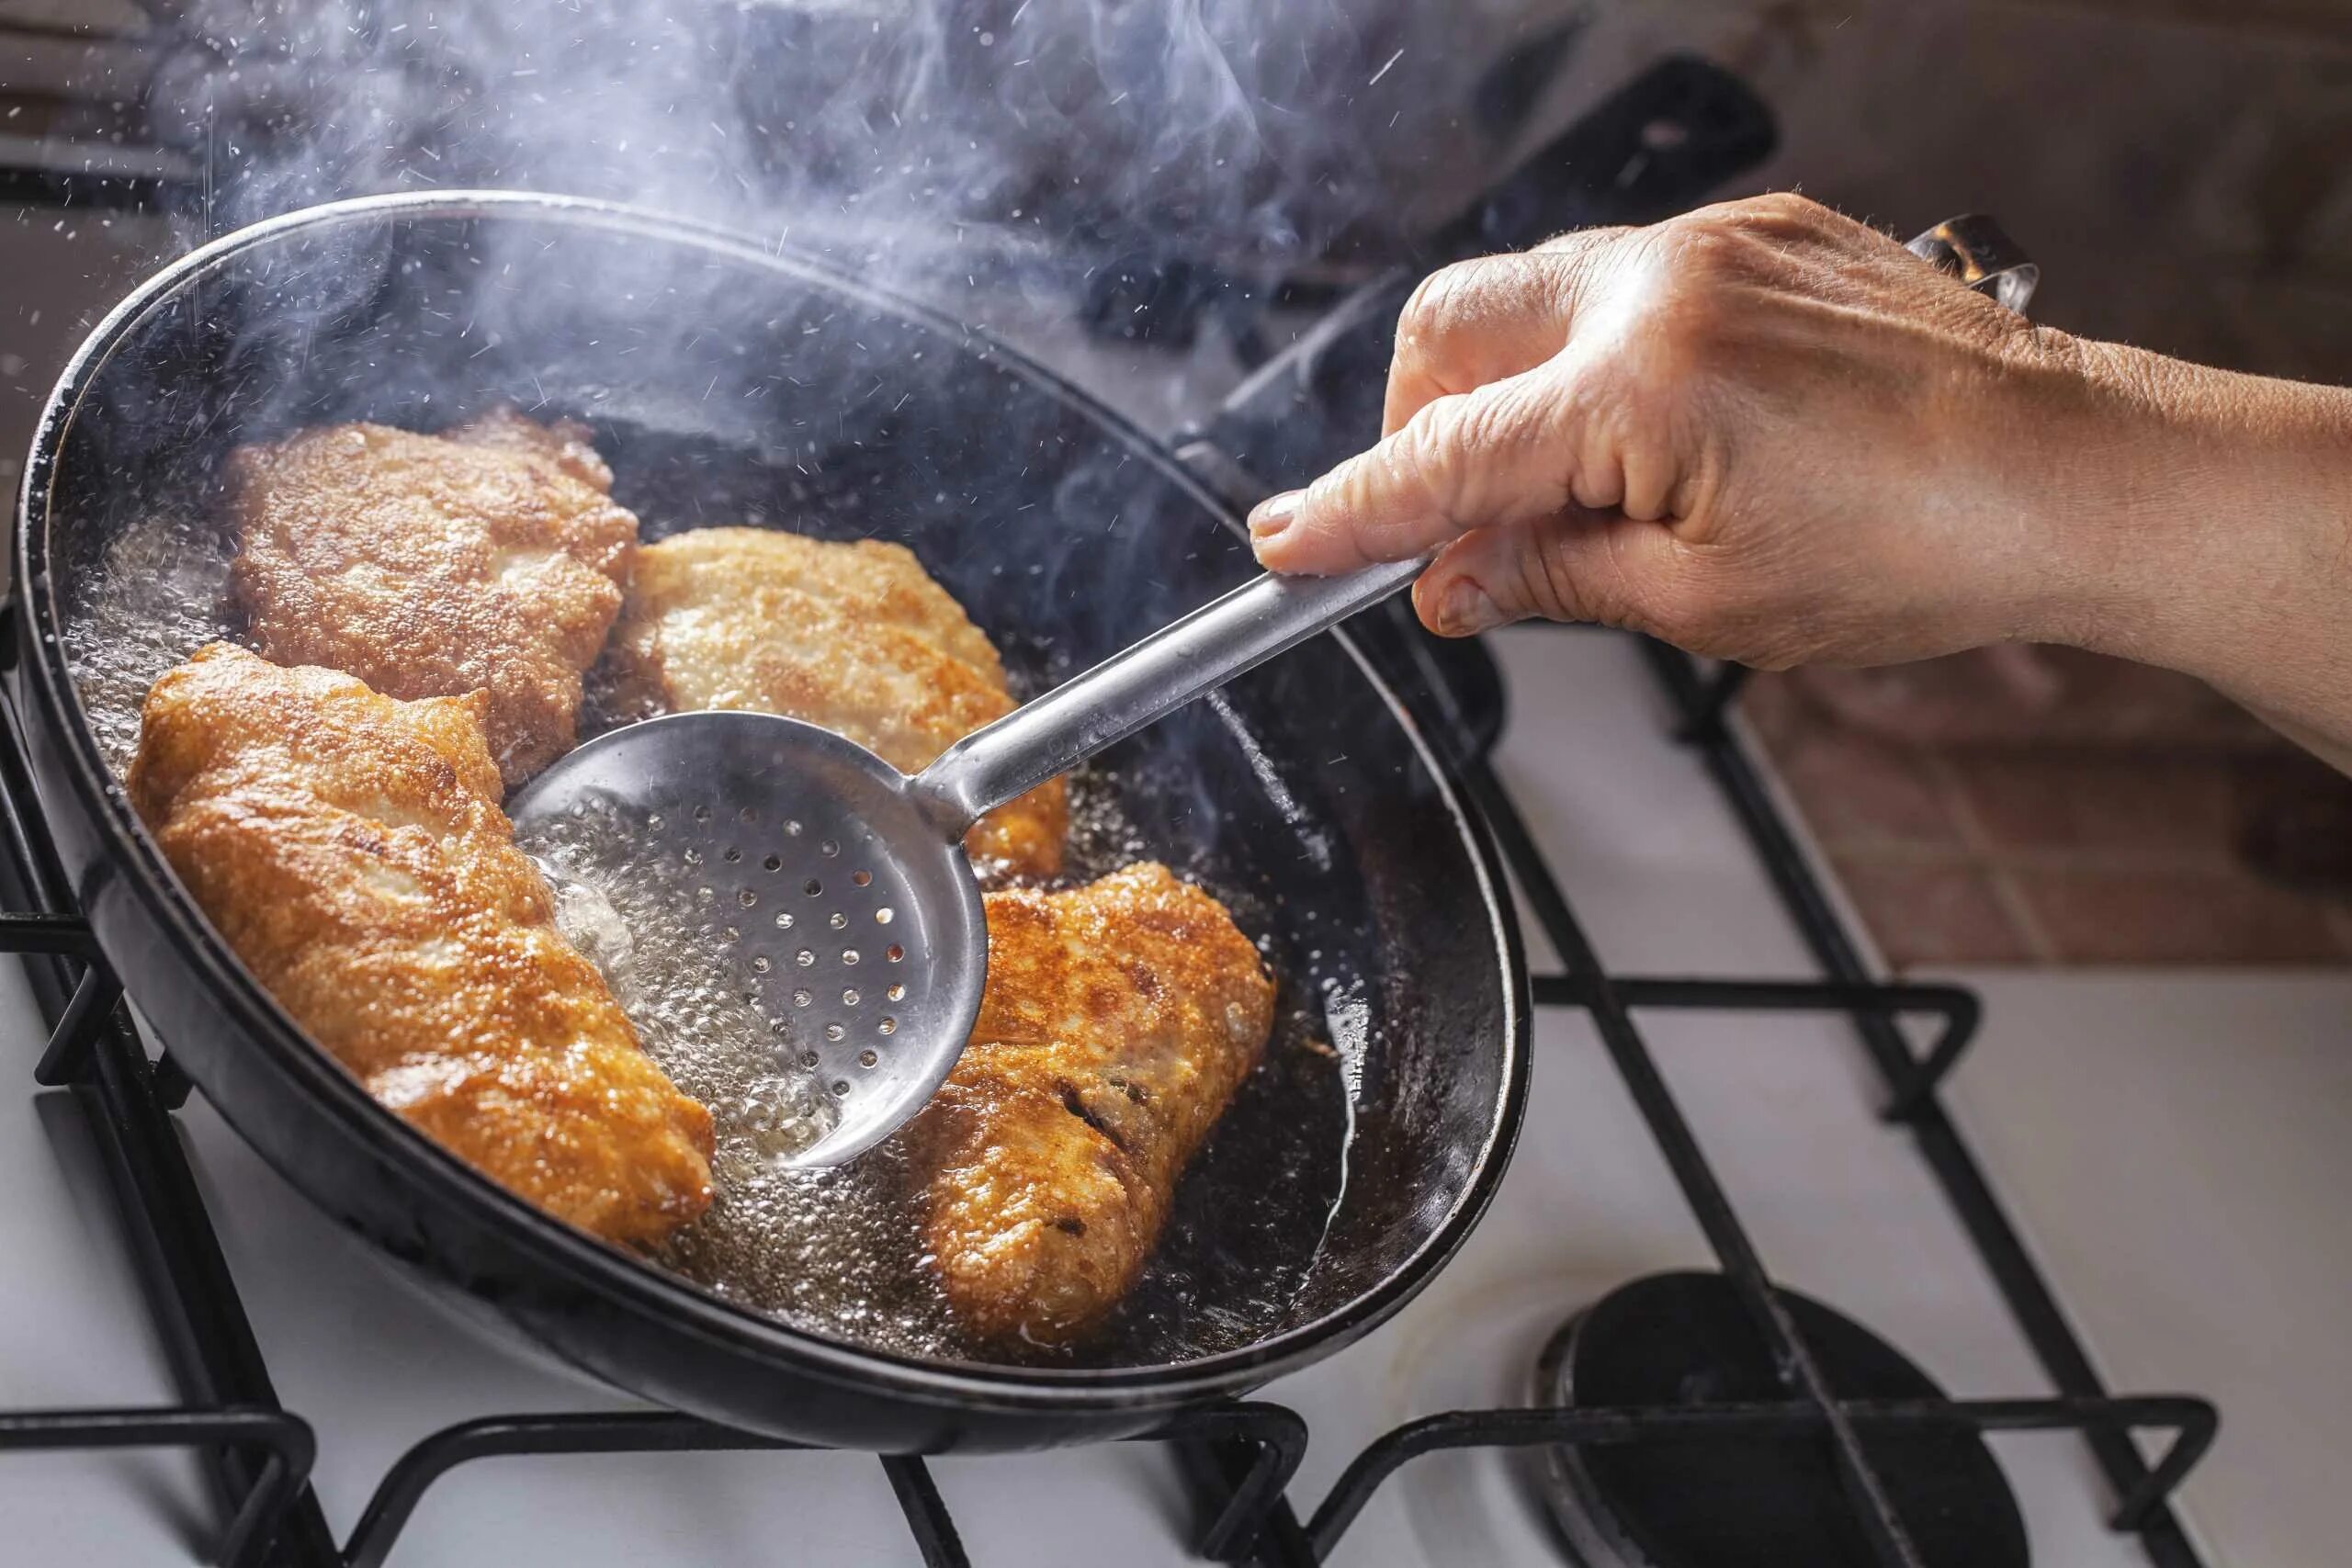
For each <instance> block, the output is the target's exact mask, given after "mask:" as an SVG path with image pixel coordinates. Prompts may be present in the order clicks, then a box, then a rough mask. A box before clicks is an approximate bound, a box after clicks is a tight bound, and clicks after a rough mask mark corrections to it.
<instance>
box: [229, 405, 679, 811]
mask: <svg viewBox="0 0 2352 1568" xmlns="http://www.w3.org/2000/svg"><path fill="white" fill-rule="evenodd" d="M227 478H228V490H229V508H230V513H231V515H232V518H233V519H234V522H235V525H236V528H237V536H238V551H237V558H236V561H235V564H234V566H233V568H232V582H233V584H234V588H235V591H236V594H237V598H238V601H239V603H240V604H241V605H242V607H243V611H244V613H245V615H246V616H247V618H248V621H249V624H250V626H251V630H252V635H253V638H254V645H255V646H256V647H257V648H258V649H260V650H261V653H262V654H263V656H264V657H265V658H267V659H269V660H274V661H275V662H277V663H279V664H286V665H305V664H319V665H324V666H326V667H328V668H329V669H334V670H341V671H345V673H348V674H352V675H356V676H358V677H359V678H360V679H361V680H362V681H365V682H367V683H368V685H369V686H371V687H373V688H375V689H376V690H377V691H379V692H380V693H382V694H385V695H387V696H392V697H403V698H416V697H434V696H458V695H462V694H465V693H467V692H471V691H476V690H485V691H487V692H489V694H490V707H489V712H488V717H487V719H486V720H485V728H487V730H488V732H489V738H490V749H491V754H492V756H493V757H494V758H496V759H497V761H498V765H499V772H500V773H501V774H502V775H503V778H504V780H505V782H506V783H507V784H509V785H514V784H520V783H522V782H523V781H524V780H525V779H526V778H528V777H529V776H530V775H531V774H532V773H536V772H537V771H538V770H539V769H540V768H543V767H545V766H546V765H547V764H548V763H549V762H551V761H554V760H555V759H556V758H558V757H560V756H561V755H562V754H563V753H564V752H565V751H567V750H571V745H572V743H573V741H574V740H575V739H576V738H577V734H578V722H579V714H580V696H581V676H582V671H585V670H586V669H587V667H588V666H589V665H590V664H592V663H594V661H595V659H596V655H597V653H598V651H599V650H600V649H602V648H603V646H604V641H605V633H606V632H607V631H609V630H610V629H611V628H612V624H613V617H614V616H615V615H617V614H618V613H619V610H620V603H621V587H622V585H623V584H624V583H625V582H626V581H628V566H629V556H630V552H631V551H632V550H633V549H634V548H635V547H636V544H637V519H636V517H635V516H633V515H632V514H631V513H628V512H626V511H624V510H623V509H622V508H620V507H618V506H616V505H614V504H613V502H612V500H611V498H610V497H609V495H608V494H607V493H606V492H607V491H609V490H610V489H611V487H612V472H611V470H610V469H608V468H605V464H604V462H603V460H602V459H601V458H599V457H597V456H596V452H595V448H594V446H591V445H589V442H588V439H587V433H586V432H585V431H584V430H582V429H581V428H580V427H578V426H576V425H572V424H570V423H560V424H558V425H556V426H555V427H553V428H550V427H548V426H547V425H543V424H540V423H537V422H536V421H533V420H530V419H526V418H525V417H524V416H523V415H521V414H519V413H516V412H514V411H513V410H511V409H497V410H493V411H492V412H490V413H487V414H484V415H483V416H481V418H480V419H478V420H476V421H474V422H473V423H470V424H467V425H461V426H459V427H458V428H457V429H455V430H452V431H449V432H448V433H447V434H442V435H419V434H414V433H413V432H410V431H405V430H393V429H390V428H389V427H388V426H385V425H380V424H336V425H324V426H320V427H318V428H315V429H311V430H305V431H301V432H300V433H298V434H294V435H290V436H288V437H287V438H286V439H285V440H283V441H277V442H273V443H269V444H267V445H264V446H241V447H239V448H238V449H237V450H236V451H235V452H234V453H232V454H231V456H230V459H229V464H228V470H227Z"/></svg>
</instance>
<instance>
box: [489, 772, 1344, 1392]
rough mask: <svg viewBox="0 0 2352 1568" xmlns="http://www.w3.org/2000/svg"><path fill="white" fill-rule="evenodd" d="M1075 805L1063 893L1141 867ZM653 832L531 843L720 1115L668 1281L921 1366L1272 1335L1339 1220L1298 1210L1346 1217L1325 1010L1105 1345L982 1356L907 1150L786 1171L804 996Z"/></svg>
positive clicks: (802, 1129) (609, 964)
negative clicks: (713, 1191)
mask: <svg viewBox="0 0 2352 1568" xmlns="http://www.w3.org/2000/svg"><path fill="white" fill-rule="evenodd" d="M1070 793H1071V802H1070V805H1071V813H1070V815H1071V836H1070V844H1069V854H1068V857H1067V870H1066V873H1065V875H1064V876H1063V877H1062V878H1060V879H1058V881H1057V884H1056V886H1075V885H1078V884H1081V883H1084V882H1088V881H1091V880H1092V879H1093V878H1095V877H1096V876H1099V875H1103V874H1107V873H1109V872H1111V871H1114V870H1116V869H1118V868H1119V867H1122V866H1125V865H1129V864H1132V863H1135V862H1136V861H1137V860H1141V859H1146V858H1149V857H1150V854H1151V849H1150V846H1148V844H1146V843H1145V842H1143V841H1142V839H1141V836H1140V835H1139V834H1137V833H1136V830H1135V829H1134V827H1133V826H1132V824H1131V823H1130V822H1129V820H1128V818H1127V816H1126V814H1125V812H1124V811H1123V810H1122V809H1121V807H1120V803H1119V799H1118V795H1117V791H1116V786H1115V783H1114V781H1113V780H1111V779H1110V778H1108V777H1106V776H1104V775H1103V774H1101V773H1095V772H1093V771H1091V770H1088V771H1083V772H1081V773H1080V774H1078V775H1077V776H1076V777H1075V778H1073V780H1072V781H1071V791H1070ZM663 826H665V825H655V826H652V827H651V828H650V830H646V829H642V828H640V827H639V825H637V824H630V825H629V826H628V829H625V830H623V829H616V827H615V825H614V823H613V822H612V821H610V820H597V819H595V818H594V817H593V815H592V817H591V818H589V819H587V820H584V821H582V822H580V823H578V824H558V825H556V826H555V827H554V828H552V829H548V830H546V831H545V833H544V836H542V837H540V838H537V839H535V840H526V841H525V843H524V847H525V848H526V850H528V851H529V852H531V853H532V854H533V855H534V857H535V858H537V860H538V861H539V862H540V863H541V865H542V866H544V867H545V868H546V869H547V870H548V874H549V876H550V879H551V880H552V881H553V882H554V884H555V885H556V887H557V889H558V909H559V923H560V925H561V926H562V927H563V930H564V932H565V934H566V935H567V936H568V937H570V938H571V941H572V942H573V943H574V945H576V946H578V947H579V948H581V949H582V952H584V953H587V954H588V955H589V956H590V957H591V958H593V959H594V960H595V961H596V962H597V964H598V965H599V966H600V967H601V968H603V969H604V970H605V975H606V977H607V979H608V980H609V981H610V983H611V984H612V987H613V989H614V994H615V995H616V997H617V998H619V999H620V1001H621V1004H622V1006H623V1007H624V1008H625V1009H626V1010H628V1014H629V1016H630V1019H631V1020H632V1021H634V1022H635V1023H636V1025H637V1027H638V1031H639V1037H640V1038H641V1039H642V1040H643V1042H644V1043H645V1047H646V1050H647V1051H648V1052H649V1053H650V1055H652V1056H653V1058H654V1060H656V1061H657V1062H659V1063H660V1064H661V1065H662V1069H663V1070H664V1071H665V1072H667V1073H668V1074H669V1075H670V1077H672V1079H673V1081H675V1082H676V1083H677V1084H678V1086H679V1087H680V1088H681V1089H684V1090H685V1091H686V1092H687V1093H689V1094H691V1095H693V1096H694V1097H695V1098H696V1099H697V1100H701V1101H702V1102H703V1103H704V1104H705V1105H707V1106H708V1107H709V1108H710V1111H711V1115H712V1120H713V1122H714V1124H715V1129H716V1136H717V1153H716V1158H715V1159H714V1161H713V1170H714V1174H715V1176H716V1178H717V1180H716V1186H717V1188H718V1196H717V1198H716V1200H715V1201H713V1203H712V1205H711V1207H710V1209H709V1210H708V1211H707V1213H705V1214H704V1215H703V1216H702V1217H701V1218H700V1219H698V1220H696V1221H695V1223H694V1224H691V1225H688V1226H687V1227H685V1228H684V1230H683V1231H681V1232H680V1233H678V1235H676V1236H675V1237H673V1240H672V1241H671V1242H670V1243H669V1244H668V1245H667V1246H666V1247H664V1249H663V1250H662V1253H661V1255H660V1257H661V1261H662V1262H663V1263H665V1264H667V1265H668V1266H669V1267H671V1268H673V1269H676V1270H677V1271H678V1272H680V1273H682V1274H684V1275H685V1276H686V1277H688V1278H689V1279H692V1280H696V1281H697V1282H699V1283H701V1284H703V1285H705V1286H707V1287H708V1288H709V1289H710V1290H712V1291H713V1292H716V1293H718V1294H719V1295H721V1296H724V1297H726V1298H727V1299H728V1300H729V1301H733V1302H736V1303H740V1304H741V1305H743V1306H746V1307H749V1308H752V1310H754V1311H759V1312H763V1313H768V1314H773V1315H775V1316H778V1317H781V1318H783V1319H784V1320H786V1322H789V1323H791V1324H792V1325H795V1326H796V1327H800V1328H804V1329H809V1330H811V1331H814V1332H818V1333H822V1334H827V1335H830V1336H833V1337H839V1338H842V1339H846V1340H849V1341H851V1342H854V1343H858V1344H864V1345H869V1346H873V1347H876V1348H884V1349H889V1350H895V1351H899V1352H900V1353H903V1354H910V1355H922V1356H946V1357H963V1358H980V1359H1019V1360H1023V1361H1032V1362H1035V1361H1067V1362H1070V1363H1073V1364H1081V1365H1088V1364H1107V1365H1122V1364H1137V1363H1150V1362H1157V1361H1163V1360H1182V1359H1191V1358H1193V1357H1198V1356H1202V1355H1206V1354H1213V1353H1215V1352H1216V1351H1218V1350H1225V1349H1232V1348H1239V1347H1241V1346H1245V1345H1248V1344H1250V1343H1253V1342H1255V1341H1256V1340H1258V1339H1260V1338H1262V1337H1265V1335H1266V1334H1268V1333H1270V1332H1272V1330H1273V1329H1275V1328H1276V1327H1278V1326H1280V1325H1281V1324H1282V1322H1283V1318H1284V1314H1286V1313H1287V1312H1288V1311H1289V1310H1290V1309H1291V1307H1292V1304H1293V1302H1294V1300H1295V1291H1296V1287H1297V1285H1298V1283H1299V1281H1300V1280H1302V1279H1303V1278H1304V1277H1305V1274H1306V1270H1307V1269H1308V1267H1309V1266H1310V1265H1311V1261H1312V1258H1313V1254H1314V1249H1315V1247H1316V1245H1317V1242H1318V1241H1319V1239H1320V1235H1321V1232H1322V1229H1323V1227H1324V1226H1325V1225H1326V1224H1328V1219H1329V1212H1328V1209H1323V1208H1318V1207H1317V1206H1316V1205H1314V1204H1313V1203H1312V1202H1309V1203H1307V1204H1306V1206H1304V1207H1302V1204H1301V1195H1302V1194H1311V1193H1315V1192H1320V1191H1330V1192H1332V1193H1333V1194H1334V1196H1336V1193H1337V1190H1338V1187H1339V1185H1340V1181H1339V1179H1338V1178H1336V1177H1335V1176H1334V1174H1333V1173H1332V1171H1331V1170H1330V1169H1329V1167H1330V1165H1331V1163H1332V1162H1333V1160H1334V1159H1336V1160H1337V1161H1339V1162H1340V1164H1341V1169H1342V1171H1343V1168H1344V1159H1345V1151H1344V1142H1345V1135H1344V1133H1340V1128H1339V1124H1338V1119H1337V1118H1335V1117H1334V1116H1332V1115H1330V1114H1328V1113H1327V1114H1323V1115H1319V1116H1318V1115H1317V1109H1318V1106H1317V1101H1322V1102H1325V1105H1324V1107H1323V1108H1324V1109H1327V1110H1328V1100H1329V1097H1330V1093H1331V1087H1332V1083H1333V1080H1334V1079H1335V1077H1337V1074H1336V1072H1335V1071H1334V1070H1333V1065H1332V1063H1331V1062H1330V1060H1329V1058H1328V1057H1327V1056H1326V1055H1323V1054H1322V1053H1321V1051H1319V1050H1317V1049H1316V1048H1313V1047H1311V1046H1310V1044H1309V1042H1312V1041H1315V1040H1316V1037H1317V1034H1318V1033H1328V1030H1327V1029H1325V1027H1324V1025H1323V1019H1322V1017H1321V1014H1320V1012H1319V1010H1317V1009H1314V1008H1302V1007H1297V1006H1288V1007H1284V1008H1283V1010H1282V1011H1281V1016H1280V1020H1279V1021H1278V1024H1277V1029H1276V1035H1275V1038H1274V1040H1273V1041H1272V1043H1271V1044H1270V1046H1269V1048H1268V1051H1267V1056H1266V1060H1265V1062H1264V1063H1263V1064H1261V1066H1260V1067H1259V1069H1258V1071H1257V1073H1256V1074H1255V1075H1254V1076H1253V1077H1252V1079H1251V1081H1250V1083H1249V1084H1248V1085H1247V1086H1245V1087H1244V1089H1243V1090H1242V1092H1241V1094H1240V1095H1239V1096H1238V1099H1237V1103H1236V1105H1235V1107H1234V1108H1233V1110H1232V1111H1230V1112H1228V1114H1227V1124H1226V1125H1224V1126H1221V1127H1220V1130H1219V1133H1218V1134H1217V1137H1216V1140H1215V1142H1214V1144H1213V1146H1212V1148H1211V1149H1210V1151H1209V1152H1208V1153H1207V1154H1206V1155H1205V1156H1203V1158H1202V1159H1201V1161H1200V1162H1198V1165H1197V1167H1196V1168H1195V1169H1194V1171H1193V1173H1192V1175H1191V1176H1190V1177H1189V1178H1188V1179H1187V1180H1186V1182H1185V1184H1184V1186H1183V1188H1182V1190H1180V1195H1179V1200H1178V1202H1177V1205H1176V1212H1175V1213H1174V1215H1173V1216H1172V1217H1171V1219H1170V1225H1169V1229H1168V1233H1167V1235H1166V1236H1165V1238H1164V1240H1163V1244H1162V1245H1161V1247H1159V1250H1158V1252H1157V1253H1156V1254H1155V1256H1154V1258H1153V1260H1152V1262H1151V1264H1150V1266H1149V1268H1148V1270H1147V1273H1146V1275H1145V1278H1144V1280H1142V1281H1141V1283H1140V1284H1139V1285H1138V1286H1137V1288H1136V1291H1135V1292H1133V1293H1132V1295H1131V1296H1130V1297H1129V1299H1128V1300H1127V1302H1126V1303H1125V1304H1124V1305H1123V1306H1122V1307H1121V1308H1120V1310H1119V1312H1118V1313H1117V1314H1115V1316H1114V1319H1113V1321H1112V1322H1111V1323H1110V1324H1109V1325H1107V1327H1106V1328H1105V1329H1104V1330H1103V1332H1102V1333H1101V1334H1099V1335H1097V1336H1095V1337H1092V1338H1091V1339H1089V1340H1088V1341H1087V1342H1085V1343H1084V1344H1081V1345H1079V1346H1076V1347H1071V1348H1045V1347H1034V1346H1024V1347H1013V1348H1007V1347H1003V1346H983V1345H979V1344H976V1343H973V1342H971V1341H969V1340H968V1339H967V1338H966V1337H964V1336H963V1335H961V1334H960V1333H959V1332H958V1329H957V1325H956V1321H955V1319H954V1317H953V1316H952V1315H951V1314H950V1313H949V1312H948V1310H947V1307H946V1303H945V1301H944V1297H943V1295H942V1294H941V1292H940V1291H939V1289H938V1286H937V1283H936V1278H935V1275H934V1274H933V1271H932V1269H931V1268H930V1260H929V1259H928V1258H926V1257H925V1256H924V1255H923V1247H922V1218H923V1211H922V1191H921V1190H920V1174H919V1172H917V1171H916V1170H915V1169H914V1168H913V1166H912V1162H911V1161H910V1155H909V1151H908V1149H907V1147H906V1145H905V1144H904V1142H903V1141H902V1140H901V1139H896V1138H894V1139H892V1140H890V1141H889V1142H888V1143H886V1144H884V1145H882V1146H881V1147H879V1148H878V1149H876V1150H875V1151H874V1152H873V1153H872V1154H869V1155H867V1156H864V1157H862V1158H860V1159H858V1160H856V1161H854V1163H852V1164H851V1165H849V1166H846V1167H843V1168H837V1169H832V1170H823V1171H805V1170H797V1169H795V1168H791V1167H790V1166H788V1165H787V1164H786V1163H785V1161H786V1157H787V1156H790V1155H791V1154H793V1153H794V1152H796V1151H797V1150H798V1149H799V1148H801V1147H804V1146H806V1145H807V1144H808V1143H809V1142H811V1141H813V1140H814V1139H815V1137H816V1136H817V1135H819V1134H820V1132H821V1131H822V1129H823V1127H824V1125H825V1117H826V1112H827V1110H828V1106H827V1103H826V1100H825V1097H824V1095H823V1094H822V1092H821V1090H820V1086H819V1085H818V1084H817V1083H816V1082H815V1081H814V1079H813V1078H812V1077H810V1076H809V1074H808V1072H807V1071H806V1070H805V1069H803V1068H802V1067H801V1066H799V1065H798V1063H797V1060H796V1052H795V1048H794V1045H793V1042H792V1038H791V1033H790V1026H789V1022H788V1020H789V1016H790V1015H789V1010H788V1008H787V1007H786V1005H785V1004H786V1003H788V1002H789V1000H790V998H789V993H788V989H787V988H788V987H790V986H791V985H792V983H793V982H792V979H791V977H790V976H781V977H779V976H774V975H755V974H752V973H751V972H750V971H749V970H747V969H746V968H745V967H744V966H743V965H742V964H741V962H740V961H739V959H738V958H737V957H736V956H734V955H735V953H737V951H738V949H739V946H740V942H741V931H740V927H739V926H738V925H737V924H736V923H735V922H736V921H738V920H740V919H743V918H747V917H746V916H745V914H744V912H743V911H741V910H737V909H735V908H732V907H731V906H730V905H729V903H728V901H726V900H724V899H722V898H720V897H718V896H717V895H716V894H714V893H713V891H712V890H711V889H710V887H709V886H707V884H706V883H705V882H704V880H703V879H702V878H701V876H700V875H699V874H698V867H697V864H696V863H695V862H694V861H693V860H691V859H690V858H689V855H690V853H692V852H689V851H685V850H683V849H680V848H678V847H677V846H675V845H674V844H670V843H667V842H665V835H664V833H663V831H662V827H663ZM1241 902H1244V903H1245V904H1246V903H1248V902H1250V900H1242V901H1241ZM758 913H759V911H756V910H755V911H752V916H751V917H750V918H756V917H757V915H758ZM1244 925H1245V929H1247V928H1248V927H1249V925H1250V922H1249V921H1247V920H1245V921H1244ZM1284 989H1285V991H1286V992H1287V991H1289V990H1291V989H1293V988H1292V987H1284ZM766 998H775V1003H774V1004H773V1005H772V1004H771V1003H770V1002H769V1001H768V1000H767V999H766ZM1325 1123H1331V1125H1330V1126H1329V1127H1327V1126H1326V1125H1325ZM1303 1127H1304V1128H1307V1129H1312V1131H1311V1133H1309V1134H1305V1135H1303V1134H1302V1128H1303ZM1327 1133H1339V1134H1340V1135H1339V1136H1338V1137H1337V1138H1334V1137H1332V1136H1329V1135H1326V1134H1327ZM1221 1153H1223V1154H1224V1157H1223V1158H1222V1159H1221V1158H1220V1154H1221ZM1221 1166H1224V1167H1229V1168H1230V1170H1229V1172H1228V1173H1227V1178H1226V1179H1219V1175H1218V1172H1219V1168H1220V1167H1221ZM1270 1168H1272V1171H1273V1172H1274V1174H1272V1176H1271V1177H1270V1176H1269V1174H1268V1172H1269V1169H1270ZM1196 1190H1197V1192H1196Z"/></svg>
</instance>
